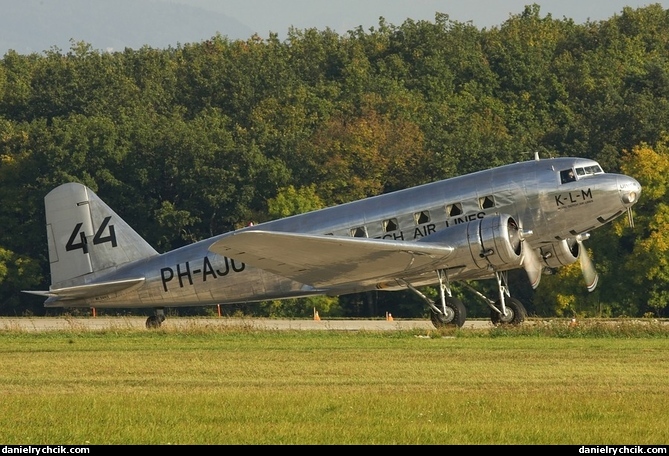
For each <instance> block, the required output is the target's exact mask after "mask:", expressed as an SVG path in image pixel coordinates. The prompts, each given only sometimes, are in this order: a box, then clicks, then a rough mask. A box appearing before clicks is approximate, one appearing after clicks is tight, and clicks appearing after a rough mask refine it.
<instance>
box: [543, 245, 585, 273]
mask: <svg viewBox="0 0 669 456" xmlns="http://www.w3.org/2000/svg"><path fill="white" fill-rule="evenodd" d="M540 250H541V252H540V253H541V258H542V260H543V262H544V264H545V265H546V266H548V267H549V268H559V267H562V266H567V265H570V264H572V263H574V262H575V261H576V260H578V254H579V250H580V247H579V244H578V242H576V241H575V240H573V239H570V240H562V241H560V242H556V243H553V244H551V245H549V246H543V247H541V249H540Z"/></svg>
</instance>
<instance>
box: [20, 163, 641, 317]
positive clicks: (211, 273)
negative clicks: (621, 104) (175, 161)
mask: <svg viewBox="0 0 669 456" xmlns="http://www.w3.org/2000/svg"><path fill="white" fill-rule="evenodd" d="M640 192H641V186H640V185H639V183H638V182H637V181H636V180H635V179H633V178H631V177H628V176H624V175H620V174H610V173H605V172H604V171H602V168H601V167H600V166H599V164H598V163H597V162H595V161H593V160H589V159H583V158H551V159H539V157H538V155H537V156H535V158H534V160H529V161H524V162H519V163H514V164H510V165H505V166H501V167H498V168H493V169H488V170H483V171H479V172H475V173H472V174H468V175H463V176H459V177H454V178H450V179H446V180H442V181H438V182H433V183H429V184H424V185H420V186H417V187H413V188H408V189H405V190H400V191H396V192H393V193H388V194H384V195H379V196H374V197H370V198H366V199H362V200H359V201H354V202H350V203H346V204H342V205H339V206H334V207H330V208H325V209H321V210H317V211H313V212H308V213H304V214H300V215H295V216H292V217H287V218H283V219H279V220H274V221H270V222H266V223H261V224H258V225H255V226H249V227H246V228H243V229H239V230H236V231H232V232H229V233H225V234H220V235H217V236H214V237H212V238H209V239H205V240H202V241H199V242H196V243H193V244H191V245H188V246H185V247H181V248H178V249H175V250H172V251H169V252H166V253H162V254H161V253H158V252H157V251H156V250H154V249H153V248H152V247H151V246H150V245H149V244H148V243H147V242H146V241H145V240H144V239H143V238H142V237H141V236H140V235H139V234H137V233H136V232H135V231H134V230H133V229H132V228H131V227H130V226H129V225H128V224H127V223H126V222H125V221H124V220H123V219H122V218H121V217H119V216H118V215H117V214H116V213H115V212H114V211H113V210H112V209H110V208H109V207H108V206H107V205H106V204H105V203H104V202H103V201H102V200H101V199H100V198H99V197H98V196H97V195H96V194H95V193H93V191H91V190H90V189H89V188H87V187H85V186H84V185H81V184H78V183H67V184H64V185H61V186H59V187H57V188H55V189H54V190H52V191H51V192H49V194H47V195H46V197H45V206H46V225H47V238H48V247H49V261H50V269H51V286H50V287H49V290H48V291H26V292H27V293H32V294H37V295H40V296H45V297H47V298H48V299H47V300H46V301H45V303H44V305H45V307H70V308H75V307H85V308H153V309H155V313H154V315H152V316H150V317H149V318H148V319H147V322H146V325H147V327H149V328H151V327H158V326H160V324H161V323H162V322H163V321H164V320H165V312H164V309H165V308H166V307H168V308H169V307H180V306H202V305H218V304H232V303H248V302H257V301H265V300H274V299H282V298H296V297H305V296H313V295H330V296H338V295H343V294H348V293H356V292H364V291H369V290H387V291H397V290H407V289H408V290H412V291H413V292H415V293H417V294H418V295H419V296H421V297H422V298H423V299H424V300H425V301H426V303H427V305H428V306H429V310H430V314H431V320H432V323H433V324H434V325H435V326H436V327H442V326H446V325H452V326H458V327H460V326H462V325H463V324H464V322H465V318H466V308H465V306H464V304H463V303H462V302H461V301H460V300H459V299H457V298H455V297H454V296H453V294H452V292H451V283H452V282H455V281H458V282H463V283H465V284H467V281H471V280H480V279H495V280H496V281H497V286H498V290H499V293H498V296H497V297H496V299H489V298H488V297H486V296H484V295H483V294H481V293H479V292H478V291H476V290H475V289H474V288H473V287H469V288H470V289H471V290H473V291H474V292H475V293H477V294H478V295H479V297H481V298H483V299H484V300H485V301H486V303H487V304H488V306H489V307H490V309H491V320H492V322H493V323H495V324H519V323H521V322H522V321H523V320H524V319H525V317H526V310H525V308H524V306H523V304H522V303H521V302H520V301H519V300H517V299H515V298H512V297H511V294H510V292H509V287H508V282H507V273H508V271H510V270H512V269H517V268H524V269H525V271H526V272H527V275H528V278H529V280H530V283H531V285H532V287H533V288H536V287H537V285H538V284H539V280H540V278H541V274H542V272H543V271H544V270H547V268H558V267H561V266H565V265H569V264H571V263H574V262H576V261H580V263H581V266H582V270H583V275H584V278H585V280H586V285H587V287H588V289H589V290H590V291H592V290H594V288H595V287H596V285H597V280H598V275H597V272H596V271H595V269H594V267H593V265H592V262H591V261H590V259H589V258H588V256H587V253H586V249H585V248H583V245H582V242H583V240H585V239H587V238H588V237H589V232H590V231H592V230H594V229H595V228H597V227H599V226H602V225H604V224H606V223H608V222H610V221H612V220H614V219H615V218H617V217H618V216H620V215H622V214H624V213H625V212H627V213H628V215H629V221H630V223H632V213H631V207H632V206H633V205H634V204H635V203H636V202H637V200H638V198H639V195H640ZM436 285H438V293H439V298H438V300H437V301H433V300H431V299H429V298H428V297H427V296H425V295H424V294H423V293H421V291H419V290H418V288H419V287H423V286H436Z"/></svg>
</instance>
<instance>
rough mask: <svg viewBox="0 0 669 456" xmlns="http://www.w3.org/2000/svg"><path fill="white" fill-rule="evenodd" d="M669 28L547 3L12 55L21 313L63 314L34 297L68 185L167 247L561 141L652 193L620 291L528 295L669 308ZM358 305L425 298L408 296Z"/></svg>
mask: <svg viewBox="0 0 669 456" xmlns="http://www.w3.org/2000/svg"><path fill="white" fill-rule="evenodd" d="M667 30H669V14H668V13H667V11H665V10H663V9H662V7H661V6H660V5H649V6H647V7H643V8H638V9H632V8H624V9H623V11H622V12H621V14H619V15H615V16H613V17H612V18H610V19H609V20H606V21H601V22H587V23H584V24H575V23H574V22H573V21H571V20H569V19H555V18H553V17H551V16H550V15H546V16H542V15H541V12H540V7H539V6H538V5H530V6H527V7H525V8H524V10H523V11H522V12H521V13H520V14H517V15H513V16H511V17H510V18H509V19H508V20H507V21H506V22H504V23H503V24H501V25H500V26H499V27H492V28H490V29H478V28H476V27H475V26H473V25H471V24H464V23H459V22H457V21H452V20H450V19H449V17H448V16H447V15H445V14H437V15H435V20H434V21H414V20H411V19H409V20H407V21H405V22H404V23H403V24H400V25H394V24H389V23H387V22H386V21H385V20H384V19H380V21H379V25H378V27H374V28H372V29H370V30H368V31H364V30H362V29H361V28H358V29H355V30H352V31H350V32H348V33H347V34H344V35H338V34H337V33H334V32H333V31H332V30H329V29H328V30H323V31H320V30H316V29H306V30H297V29H291V30H290V31H289V33H288V37H287V38H286V39H285V40H284V41H281V40H279V39H278V37H277V36H276V35H272V36H270V37H269V38H268V39H261V38H260V37H258V36H257V35H254V36H252V37H250V38H249V39H247V40H238V41H231V40H228V39H227V38H225V37H223V36H221V35H216V36H213V37H211V38H210V39H207V40H204V41H202V42H200V43H186V44H183V45H179V46H177V47H176V48H168V49H153V48H150V47H148V46H147V47H143V48H141V49H138V50H133V49H125V50H124V51H122V52H112V53H107V52H100V51H97V50H94V49H92V48H91V46H90V45H88V44H87V43H83V42H73V43H72V46H71V49H70V50H69V51H67V52H63V51H61V50H58V49H52V50H50V51H47V52H45V53H42V54H30V55H21V54H18V53H16V52H14V51H10V52H8V53H7V54H5V55H4V57H3V58H2V60H0V226H2V230H0V246H1V247H2V250H1V252H2V253H1V258H0V313H5V314H7V313H10V314H14V313H23V312H30V311H37V312H42V311H43V310H41V302H38V300H37V299H36V298H35V297H30V296H27V295H24V294H21V293H20V292H19V291H20V290H21V289H25V288H33V287H34V288H38V289H46V288H47V287H48V285H49V265H48V260H47V256H48V255H47V243H46V237H45V233H44V225H43V223H42V222H40V221H43V220H44V209H43V197H44V195H45V194H46V193H48V192H49V191H50V190H51V189H52V188H54V187H55V186H57V185H59V184H62V183H64V182H68V181H78V182H82V183H84V184H86V185H88V186H89V187H91V188H92V189H93V190H94V191H96V192H98V193H99V194H100V195H101V196H102V197H104V199H105V200H106V201H107V202H108V203H109V204H110V205H111V206H112V207H115V208H119V209H118V210H119V213H120V215H121V216H122V217H123V218H124V219H126V220H128V221H131V223H132V225H133V226H134V227H135V228H136V229H137V231H138V232H139V233H140V234H142V235H143V236H144V237H145V238H146V239H147V241H148V242H149V243H151V244H152V245H154V246H155V247H156V248H157V249H158V250H159V251H165V250H168V249H172V248H175V247H178V246H181V245H184V244H187V243H189V242H192V241H195V240H199V239H204V238H206V237H209V236H212V235H215V234H218V233H221V232H225V231H227V230H231V229H235V228H239V227H242V226H246V225H247V224H248V223H249V221H265V220H269V219H273V218H277V217H282V216H285V215H289V214H294V213H297V212H302V211H306V210H311V209H314V208H318V207H322V206H323V205H332V204H339V203H343V202H346V201H350V200H352V199H356V198H362V197H367V196H370V195H376V194H380V193H385V192H389V191H392V190H396V189H401V188H405V187H409V186H413V185H417V184H421V183H424V182H428V181H433V180H436V179H442V178H446V177H451V176H455V175H459V174H462V173H466V172H471V171H476V170H479V169H482V168H486V167H489V166H495V165H500V164H505V163H510V162H513V161H519V160H524V159H527V158H529V157H530V156H531V154H533V153H534V152H536V151H539V152H540V153H541V154H542V155H544V156H549V155H550V156H582V157H586V158H593V159H597V160H598V161H599V162H600V163H601V164H602V165H603V166H604V167H605V168H606V170H607V171H611V172H616V171H620V170H623V171H624V172H626V173H628V174H630V175H632V176H635V177H637V178H638V179H639V180H640V181H641V183H642V185H643V186H644V192H643V194H642V200H641V202H640V203H639V204H638V205H637V207H636V208H635V211H636V212H637V216H636V222H637V223H636V227H635V228H634V229H631V228H624V227H623V225H622V224H621V222H616V223H615V224H613V225H612V226H611V227H609V228H607V229H603V230H598V232H597V233H596V235H595V236H593V239H592V240H591V241H589V243H588V247H589V248H590V249H591V250H592V253H593V257H594V258H595V260H596V261H597V265H598V269H599V271H600V273H601V274H600V275H601V280H602V282H603V283H602V285H600V287H599V288H598V290H597V291H596V292H595V293H594V294H587V293H585V292H584V291H583V288H582V287H581V284H580V283H578V282H579V280H578V279H577V276H578V274H577V273H576V272H575V271H573V270H572V269H570V268H565V269H564V270H562V271H558V274H557V275H555V276H552V277H546V278H545V279H544V280H542V285H541V288H540V290H539V291H537V293H536V294H535V295H532V294H530V292H527V291H525V290H524V289H522V288H521V293H523V294H526V295H527V297H528V300H527V301H528V310H530V311H531V312H532V313H536V314H541V315H569V314H576V315H581V314H586V315H614V316H617V315H640V314H644V313H646V312H653V313H655V314H656V315H665V314H666V309H667V303H669V292H668V291H667V290H668V287H667V283H668V282H669V273H667V271H668V270H669V267H667V266H669V265H667V264H666V262H667V245H669V240H667V239H666V236H667V233H668V232H669V230H667V228H669V227H668V226H667V225H668V224H669V209H668V208H669V201H667V197H666V185H667V182H666V176H668V175H669V173H668V172H667V171H668V166H667V152H666V149H667V146H666V139H665V138H666V135H667V134H668V132H667V131H666V125H668V124H669V32H667ZM639 265H643V267H639ZM485 286H486V285H483V287H485ZM549 292H550V293H549ZM555 292H557V293H555ZM551 296H553V297H551ZM555 297H557V299H556V298H555ZM300 302H302V301H300ZM308 302H309V301H308V300H307V301H304V303H305V304H304V305H303V304H296V308H295V312H297V313H300V312H303V311H304V309H309V308H311V309H312V310H313V307H315V306H314V305H312V304H308ZM287 304H290V305H293V304H294V303H287ZM339 306H340V307H338V309H340V310H337V312H341V313H342V314H344V315H351V316H352V315H370V316H372V315H373V316H379V315H378V314H379V312H383V311H384V310H386V311H391V312H392V311H395V312H399V313H400V314H405V315H410V316H414V315H419V314H424V312H425V306H424V305H423V303H422V302H421V300H420V299H416V298H415V296H412V297H407V295H405V294H404V293H396V294H387V295H386V294H384V295H375V294H366V295H353V296H349V297H347V298H342V299H341V300H340V301H339ZM288 307H289V306H288V305H287V306H286V308H285V309H281V314H285V312H287V311H288V310H287V309H288ZM301 307H304V308H303V309H301V310H300V308H301ZM266 308H267V309H274V310H271V312H274V311H276V310H277V309H276V308H275V307H274V306H273V304H272V303H267V305H266ZM333 309H334V307H333ZM483 312H485V310H483Z"/></svg>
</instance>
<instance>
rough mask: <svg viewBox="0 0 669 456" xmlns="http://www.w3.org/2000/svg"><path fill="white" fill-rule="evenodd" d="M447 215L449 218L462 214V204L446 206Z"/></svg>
mask: <svg viewBox="0 0 669 456" xmlns="http://www.w3.org/2000/svg"><path fill="white" fill-rule="evenodd" d="M446 213H447V214H448V216H449V217H455V216H456V215H461V214H462V203H455V204H449V205H448V206H446Z"/></svg>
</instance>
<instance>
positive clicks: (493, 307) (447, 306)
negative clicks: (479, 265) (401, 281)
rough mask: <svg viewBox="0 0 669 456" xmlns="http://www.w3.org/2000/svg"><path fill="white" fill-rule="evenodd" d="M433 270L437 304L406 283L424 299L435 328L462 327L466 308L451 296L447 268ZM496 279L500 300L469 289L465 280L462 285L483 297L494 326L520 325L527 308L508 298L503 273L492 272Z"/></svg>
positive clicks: (505, 278) (504, 274)
mask: <svg viewBox="0 0 669 456" xmlns="http://www.w3.org/2000/svg"><path fill="white" fill-rule="evenodd" d="M436 273H437V278H438V279H439V300H440V304H439V305H436V304H435V302H434V301H432V300H431V299H430V298H428V297H427V296H425V295H424V294H423V293H421V292H420V291H418V290H417V289H416V288H415V287H413V286H412V285H411V284H410V283H407V284H406V285H407V287H408V288H409V289H410V290H411V291H413V292H414V293H416V294H417V295H418V296H420V297H421V298H423V300H425V302H427V305H428V306H429V308H430V320H431V321H432V324H433V325H434V326H435V328H443V327H446V326H455V327H458V328H461V327H462V326H463V325H464V324H465V320H466V318H467V310H466V309H465V306H464V304H463V303H462V301H460V300H459V299H457V298H454V297H453V295H452V293H451V288H450V285H449V284H448V276H447V275H446V271H444V270H438V271H436ZM495 278H496V279H497V286H498V288H499V299H498V300H497V301H493V300H491V299H488V298H487V297H486V296H485V295H483V294H482V293H480V292H479V291H478V290H475V289H474V288H472V287H471V286H470V285H468V284H467V283H466V282H464V284H465V286H467V288H469V289H470V290H472V291H473V292H474V293H475V294H476V295H477V296H479V297H480V298H482V299H483V300H484V301H485V302H486V304H487V305H488V307H490V321H491V322H492V324H493V325H495V326H497V325H519V324H521V323H522V322H523V321H525V317H527V311H526V310H525V307H524V306H523V304H522V303H521V302H520V301H519V300H517V299H515V298H512V297H511V294H510V293H509V288H508V286H507V284H506V282H507V274H506V272H495Z"/></svg>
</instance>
